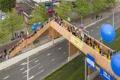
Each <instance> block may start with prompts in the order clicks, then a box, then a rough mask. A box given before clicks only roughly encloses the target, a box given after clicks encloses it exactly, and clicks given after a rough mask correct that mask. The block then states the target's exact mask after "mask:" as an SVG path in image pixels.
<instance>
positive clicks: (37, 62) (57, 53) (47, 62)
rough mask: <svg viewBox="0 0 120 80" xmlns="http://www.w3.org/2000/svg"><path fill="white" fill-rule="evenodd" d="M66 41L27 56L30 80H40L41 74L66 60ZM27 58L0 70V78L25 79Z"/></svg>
mask: <svg viewBox="0 0 120 80" xmlns="http://www.w3.org/2000/svg"><path fill="white" fill-rule="evenodd" d="M67 57H68V46H67V41H63V42H61V43H58V44H55V45H54V46H52V47H50V48H48V49H46V50H43V51H41V52H39V53H38V54H36V55H34V56H31V57H30V58H29V60H30V63H29V67H30V80H41V78H42V77H43V76H45V75H46V74H48V73H49V72H51V71H52V70H54V69H55V68H57V67H59V66H60V65H61V64H62V63H64V62H65V61H66V60H67ZM26 62H27V60H26V59H25V60H23V61H21V62H19V63H17V64H15V65H13V66H11V67H9V68H7V69H6V70H3V71H1V72H0V80H27V76H26V75H27V70H26V69H27V65H26Z"/></svg>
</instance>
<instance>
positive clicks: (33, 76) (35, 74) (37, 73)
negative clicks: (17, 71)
mask: <svg viewBox="0 0 120 80" xmlns="http://www.w3.org/2000/svg"><path fill="white" fill-rule="evenodd" d="M42 67H43V66H42ZM44 71H45V69H42V70H41V71H39V72H38V73H36V74H35V75H34V76H31V77H30V79H33V78H34V77H35V76H37V75H39V74H41V73H43V72H44ZM25 77H27V75H25V76H24V78H25Z"/></svg>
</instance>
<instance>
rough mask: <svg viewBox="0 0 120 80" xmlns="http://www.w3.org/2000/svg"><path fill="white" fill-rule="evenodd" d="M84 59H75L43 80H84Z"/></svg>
mask: <svg viewBox="0 0 120 80" xmlns="http://www.w3.org/2000/svg"><path fill="white" fill-rule="evenodd" d="M84 68H85V67H84V57H83V56H82V55H80V56H78V57H76V58H75V59H73V60H72V61H70V62H69V63H67V64H65V65H64V66H63V67H61V68H59V69H58V70H56V71H55V72H53V73H52V74H50V75H49V76H47V77H46V78H45V79H44V80H84V77H85V76H84Z"/></svg>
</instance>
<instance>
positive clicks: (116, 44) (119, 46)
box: [106, 28, 120, 51]
mask: <svg viewBox="0 0 120 80" xmlns="http://www.w3.org/2000/svg"><path fill="white" fill-rule="evenodd" d="M106 45H107V46H108V47H110V48H112V49H113V50H117V51H119V50H120V28H119V29H118V30H117V33H116V39H115V40H114V41H113V42H112V43H110V44H107V43H106Z"/></svg>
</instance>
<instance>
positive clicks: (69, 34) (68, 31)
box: [10, 17, 120, 80]
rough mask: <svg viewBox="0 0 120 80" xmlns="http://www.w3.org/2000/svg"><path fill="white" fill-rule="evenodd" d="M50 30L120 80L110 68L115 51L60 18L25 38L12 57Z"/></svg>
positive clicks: (14, 49)
mask: <svg viewBox="0 0 120 80" xmlns="http://www.w3.org/2000/svg"><path fill="white" fill-rule="evenodd" d="M48 29H49V31H50V32H49V35H51V36H52V37H53V38H57V37H59V36H63V37H64V38H65V39H67V40H68V41H69V42H70V44H72V45H74V46H75V47H76V48H77V49H79V50H80V51H82V52H83V53H84V54H85V55H87V54H88V53H89V54H90V55H92V56H93V57H94V59H95V62H96V64H97V65H98V66H100V67H102V68H103V69H105V70H106V71H107V72H108V73H110V74H111V75H112V76H114V77H115V78H116V79H117V80H120V77H118V76H117V75H116V74H114V73H113V71H112V69H111V66H110V59H111V56H112V54H113V53H114V50H112V49H110V48H109V47H107V46H106V45H104V44H103V43H102V42H101V41H98V40H96V39H94V38H93V37H91V36H90V35H88V34H87V33H85V32H84V31H83V30H81V29H79V28H77V27H75V26H74V25H72V24H70V23H69V22H67V21H65V20H62V19H60V18H59V17H55V18H53V19H49V20H48V21H47V22H45V23H44V24H43V26H42V27H40V28H39V29H37V31H36V32H35V33H34V34H32V35H29V36H28V37H27V38H24V39H22V40H21V41H19V42H18V43H17V44H16V46H13V47H12V48H11V50H10V57H14V56H16V55H17V54H19V52H20V51H21V50H22V49H23V48H25V47H27V46H28V45H30V44H32V43H33V42H34V41H35V40H36V39H38V38H39V37H40V36H41V35H42V34H43V33H44V32H45V31H47V30H48ZM69 49H70V48H69ZM71 49H72V48H71ZM72 55H74V54H73V53H70V54H69V56H72Z"/></svg>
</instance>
